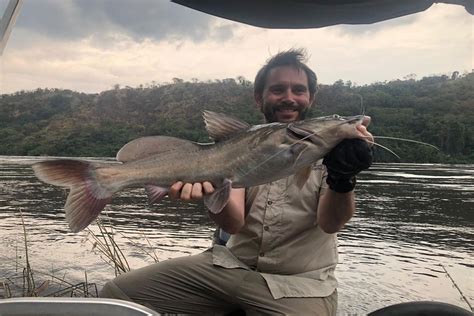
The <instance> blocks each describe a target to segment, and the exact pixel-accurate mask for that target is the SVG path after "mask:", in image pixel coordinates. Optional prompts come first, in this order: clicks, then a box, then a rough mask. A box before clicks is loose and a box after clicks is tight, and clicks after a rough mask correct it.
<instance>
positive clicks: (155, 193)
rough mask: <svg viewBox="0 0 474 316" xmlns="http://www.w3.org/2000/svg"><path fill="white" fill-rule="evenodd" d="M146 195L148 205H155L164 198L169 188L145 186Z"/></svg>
mask: <svg viewBox="0 0 474 316" xmlns="http://www.w3.org/2000/svg"><path fill="white" fill-rule="evenodd" d="M145 190H146V193H147V195H148V199H149V200H150V203H156V202H158V201H160V200H161V199H162V198H164V197H165V196H166V195H167V194H168V191H169V188H163V187H159V186H156V185H152V184H148V185H146V186H145Z"/></svg>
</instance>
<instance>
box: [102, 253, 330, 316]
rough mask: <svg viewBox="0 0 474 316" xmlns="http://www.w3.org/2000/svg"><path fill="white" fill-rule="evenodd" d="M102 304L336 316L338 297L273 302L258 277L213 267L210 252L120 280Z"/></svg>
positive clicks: (205, 312) (213, 312)
mask: <svg viewBox="0 0 474 316" xmlns="http://www.w3.org/2000/svg"><path fill="white" fill-rule="evenodd" d="M100 296H101V297H104V298H116V299H123V300H128V301H133V302H135V303H138V304H142V305H144V306H147V307H149V308H152V309H154V310H156V311H158V312H160V313H165V314H179V315H186V314H188V315H189V314H191V315H226V314H228V313H231V312H233V311H236V310H239V309H241V310H244V311H245V312H246V315H247V316H251V315H336V309H337V292H336V291H335V292H334V293H333V294H331V295H330V296H328V297H304V298H300V297H289V298H281V299H277V300H276V299H274V298H273V296H272V295H271V293H270V290H269V289H268V287H267V284H266V282H265V279H264V278H263V277H262V276H261V275H260V274H259V273H258V272H255V271H248V270H245V269H225V268H222V267H219V266H214V265H213V264H212V251H210V250H208V251H205V252H203V253H201V254H198V255H194V256H188V257H181V258H176V259H170V260H166V261H163V262H159V263H156V264H153V265H150V266H147V267H144V268H141V269H138V270H134V271H131V272H129V273H126V274H122V275H120V276H118V277H117V278H115V279H114V280H112V281H109V282H107V283H106V284H105V286H104V288H103V289H102V291H101V292H100Z"/></svg>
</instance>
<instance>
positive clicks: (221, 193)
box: [204, 179, 232, 214]
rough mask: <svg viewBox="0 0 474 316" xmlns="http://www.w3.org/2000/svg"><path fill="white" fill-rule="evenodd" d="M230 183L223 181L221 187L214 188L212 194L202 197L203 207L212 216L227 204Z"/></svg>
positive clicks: (227, 180) (226, 180)
mask: <svg viewBox="0 0 474 316" xmlns="http://www.w3.org/2000/svg"><path fill="white" fill-rule="evenodd" d="M231 188H232V181H230V180H229V179H224V181H223V182H222V185H220V186H219V187H217V188H216V190H215V191H214V193H211V194H207V195H204V205H205V206H206V207H207V209H208V210H209V211H210V212H211V213H213V214H219V213H220V212H222V209H223V208H224V207H225V206H226V205H227V202H229V196H230V189H231Z"/></svg>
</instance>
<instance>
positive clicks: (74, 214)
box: [33, 159, 114, 233]
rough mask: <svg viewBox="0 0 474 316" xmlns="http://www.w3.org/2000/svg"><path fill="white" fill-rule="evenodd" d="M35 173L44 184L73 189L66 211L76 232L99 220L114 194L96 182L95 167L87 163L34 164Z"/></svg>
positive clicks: (70, 224) (57, 162) (73, 161)
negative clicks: (98, 217)
mask: <svg viewBox="0 0 474 316" xmlns="http://www.w3.org/2000/svg"><path fill="white" fill-rule="evenodd" d="M33 170H34V172H35V174H36V176H37V177H38V178H39V179H40V180H41V181H43V182H46V183H49V184H52V185H56V186H60V187H68V188H70V189H71V191H70V192H69V195H68V197H67V200H66V205H65V206H64V208H65V210H66V220H67V222H68V223H69V227H70V228H71V230H72V231H73V232H75V233H77V232H79V231H81V230H83V229H84V228H86V227H87V226H88V225H89V224H90V223H91V222H92V221H93V220H94V219H96V218H97V216H98V215H99V213H100V212H101V211H102V210H103V209H104V207H105V205H106V204H107V203H108V202H110V200H111V199H112V195H113V193H114V192H112V191H111V190H109V189H107V188H106V187H105V186H104V185H101V183H99V182H98V181H97V179H96V174H97V172H96V168H95V167H94V165H93V164H91V163H88V162H85V161H79V160H72V159H62V160H52V161H43V162H39V163H36V164H34V165H33Z"/></svg>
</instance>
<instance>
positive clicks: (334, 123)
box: [286, 114, 370, 157]
mask: <svg viewBox="0 0 474 316" xmlns="http://www.w3.org/2000/svg"><path fill="white" fill-rule="evenodd" d="M369 124H370V117H369V116H365V115H357V116H339V115H337V114H335V115H331V116H323V117H317V118H312V119H307V120H304V121H297V122H293V123H290V124H288V125H287V128H286V133H287V138H288V139H289V140H290V141H292V142H298V143H304V144H305V145H307V147H308V149H312V151H313V152H316V153H317V154H318V155H319V156H321V157H322V156H324V155H326V154H327V153H328V152H329V151H331V149H333V148H334V147H335V146H336V145H337V144H339V143H340V142H341V141H342V140H344V139H346V138H360V139H365V136H364V134H362V132H361V131H360V130H359V126H361V125H363V126H365V127H367V126H368V125H369Z"/></svg>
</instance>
